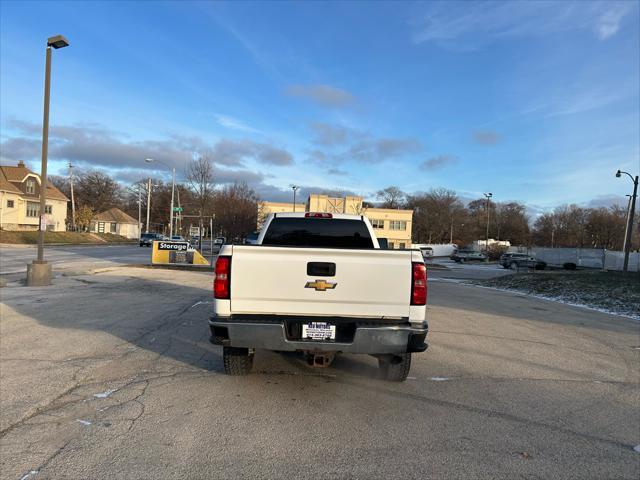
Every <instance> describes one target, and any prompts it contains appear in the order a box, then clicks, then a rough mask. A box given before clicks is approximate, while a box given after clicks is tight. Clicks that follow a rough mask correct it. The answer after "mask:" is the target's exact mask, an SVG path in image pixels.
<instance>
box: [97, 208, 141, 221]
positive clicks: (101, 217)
mask: <svg viewBox="0 0 640 480" xmlns="http://www.w3.org/2000/svg"><path fill="white" fill-rule="evenodd" d="M93 220H95V221H98V222H116V223H133V224H134V225H137V224H138V221H137V220H136V219H135V218H133V217H131V216H130V215H127V214H126V213H124V212H123V211H122V210H120V209H119V208H115V207H114V208H110V209H109V210H106V211H104V212H100V213H98V214H96V215H95V216H94V217H93Z"/></svg>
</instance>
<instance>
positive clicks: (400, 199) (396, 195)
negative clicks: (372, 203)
mask: <svg viewBox="0 0 640 480" xmlns="http://www.w3.org/2000/svg"><path fill="white" fill-rule="evenodd" d="M405 197H406V195H405V193H404V192H403V191H402V190H400V189H399V188H398V187H396V186H393V185H392V186H390V187H387V188H384V189H382V190H378V191H377V192H376V198H378V199H379V200H382V203H381V205H380V207H382V208H400V207H402V205H403V204H404V201H405Z"/></svg>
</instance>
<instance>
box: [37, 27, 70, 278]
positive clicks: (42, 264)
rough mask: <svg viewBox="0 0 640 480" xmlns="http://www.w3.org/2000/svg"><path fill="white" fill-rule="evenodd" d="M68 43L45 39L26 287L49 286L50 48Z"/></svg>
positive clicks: (60, 38) (58, 39)
mask: <svg viewBox="0 0 640 480" xmlns="http://www.w3.org/2000/svg"><path fill="white" fill-rule="evenodd" d="M68 46H69V42H68V41H67V39H66V38H64V37H63V36H62V35H56V36H55V37H50V38H48V39H47V50H46V60H45V71H44V114H43V117H42V166H41V170H40V212H39V225H38V257H37V260H34V261H33V263H32V264H31V265H28V266H27V285H29V286H45V285H50V284H51V265H49V264H48V263H47V262H46V261H45V259H44V233H45V230H46V229H47V226H46V223H45V218H46V217H45V215H46V214H45V209H46V205H47V156H48V150H49V104H50V93H51V48H55V49H56V50H57V49H58V48H64V47H68Z"/></svg>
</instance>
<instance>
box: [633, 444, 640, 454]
mask: <svg viewBox="0 0 640 480" xmlns="http://www.w3.org/2000/svg"><path fill="white" fill-rule="evenodd" d="M633 451H634V452H638V453H640V445H636V446H635V447H633Z"/></svg>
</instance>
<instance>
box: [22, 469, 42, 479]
mask: <svg viewBox="0 0 640 480" xmlns="http://www.w3.org/2000/svg"><path fill="white" fill-rule="evenodd" d="M37 474H38V470H31V471H30V472H29V473H27V474H26V475H24V476H22V477H20V480H27V478H29V477H32V476H34V475H37Z"/></svg>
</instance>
